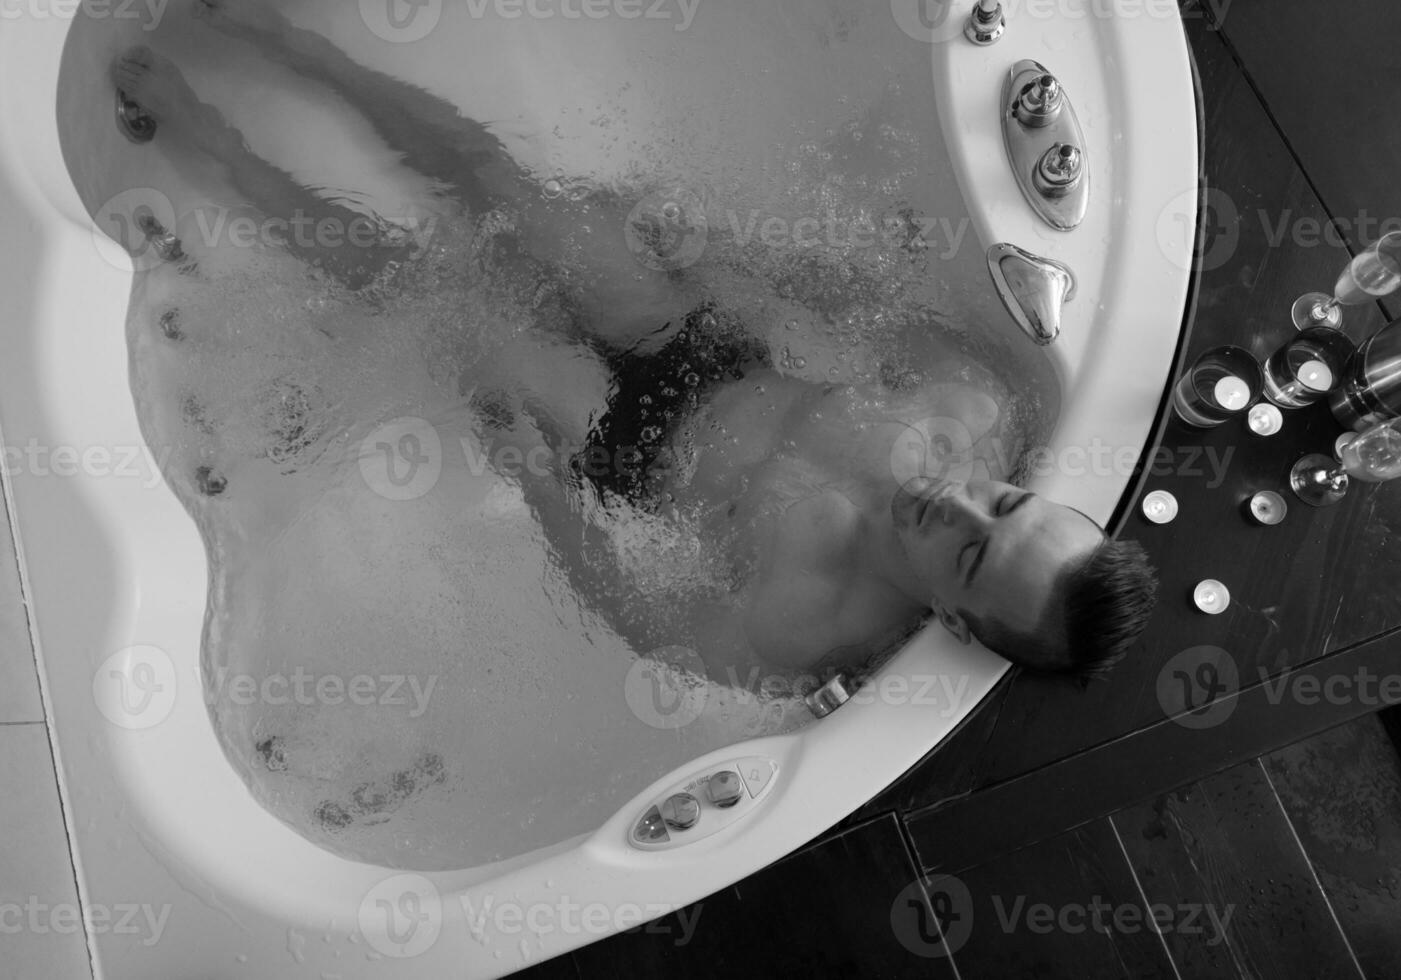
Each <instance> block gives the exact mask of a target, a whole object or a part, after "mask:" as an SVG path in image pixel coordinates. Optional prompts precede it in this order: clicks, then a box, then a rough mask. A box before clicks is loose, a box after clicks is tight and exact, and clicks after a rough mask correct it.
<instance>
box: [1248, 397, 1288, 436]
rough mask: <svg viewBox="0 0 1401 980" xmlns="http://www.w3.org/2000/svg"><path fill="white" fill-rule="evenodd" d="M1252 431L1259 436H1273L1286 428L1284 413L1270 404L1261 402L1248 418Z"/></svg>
mask: <svg viewBox="0 0 1401 980" xmlns="http://www.w3.org/2000/svg"><path fill="white" fill-rule="evenodd" d="M1247 418H1248V420H1249V422H1250V431H1251V432H1253V433H1255V434H1256V435H1257V436H1272V435H1274V434H1275V433H1276V432H1278V431H1279V430H1280V429H1282V428H1284V413H1282V412H1281V411H1280V410H1279V409H1277V408H1275V407H1274V406H1273V405H1271V404H1269V403H1268V402H1261V403H1260V404H1258V405H1256V406H1255V407H1254V408H1252V409H1251V410H1250V415H1249V416H1247Z"/></svg>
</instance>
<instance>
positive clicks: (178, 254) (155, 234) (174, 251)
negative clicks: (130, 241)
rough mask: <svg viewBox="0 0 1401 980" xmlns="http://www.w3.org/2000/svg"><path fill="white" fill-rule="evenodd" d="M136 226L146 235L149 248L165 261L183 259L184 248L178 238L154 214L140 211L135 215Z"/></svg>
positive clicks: (179, 260) (184, 256) (180, 260)
mask: <svg viewBox="0 0 1401 980" xmlns="http://www.w3.org/2000/svg"><path fill="white" fill-rule="evenodd" d="M136 227H137V228H140V229H141V234H143V235H145V236H146V241H148V242H150V243H151V248H152V249H153V250H154V251H155V253H156V254H157V255H159V256H160V257H161V259H162V260H163V261H165V262H182V261H184V260H185V258H186V255H185V248H184V246H182V245H181V244H180V239H178V238H176V237H175V233H174V232H173V231H171V230H170V229H168V228H166V226H165V225H163V224H161V223H160V222H159V221H157V220H156V217H155V215H153V214H151V213H150V212H149V211H144V210H143V211H141V212H139V213H138V214H137V215H136Z"/></svg>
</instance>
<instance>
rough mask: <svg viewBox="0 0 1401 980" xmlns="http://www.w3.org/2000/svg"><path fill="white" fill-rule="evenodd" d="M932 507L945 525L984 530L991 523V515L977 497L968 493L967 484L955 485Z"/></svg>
mask: <svg viewBox="0 0 1401 980" xmlns="http://www.w3.org/2000/svg"><path fill="white" fill-rule="evenodd" d="M934 506H935V507H937V508H938V509H939V516H940V517H941V518H942V519H943V521H944V523H945V524H951V525H955V526H962V527H971V528H977V529H978V530H985V529H986V528H987V526H988V525H990V524H991V523H992V514H990V513H988V509H987V507H985V506H984V505H983V502H982V500H981V499H979V498H978V497H974V496H973V495H971V494H969V492H968V485H967V484H957V485H955V486H953V487H951V488H950V489H949V490H947V491H946V492H944V493H943V494H941V495H940V496H939V497H938V499H936V500H935V502H934Z"/></svg>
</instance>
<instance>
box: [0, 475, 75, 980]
mask: <svg viewBox="0 0 1401 980" xmlns="http://www.w3.org/2000/svg"><path fill="white" fill-rule="evenodd" d="M0 975H3V976H4V977H5V980H83V978H90V977H91V976H92V971H91V967H90V965H89V963H88V950H87V941H86V939H85V938H84V936H83V925H82V917H81V914H80V912H79V905H78V892H77V886H76V885H75V884H74V879H73V863H72V860H71V858H70V856H69V853H68V837H67V834H66V833H65V831H64V826H63V814H62V811H61V810H60V808H59V798H58V780H57V778H56V776H55V774H54V764H53V755H52V753H51V752H50V750H49V738H48V731H47V729H46V728H45V725H44V711H43V706H42V704H41V702H40V700H39V678H38V675H37V673H36V671H35V666H34V656H33V652H32V649H31V647H30V642H29V627H28V622H27V618H26V615H25V610H24V605H23V601H22V599H21V594H20V587H19V574H18V571H17V563H16V560H15V549H14V542H13V541H12V540H11V538H10V525H9V520H8V515H6V514H5V512H4V507H3V503H0Z"/></svg>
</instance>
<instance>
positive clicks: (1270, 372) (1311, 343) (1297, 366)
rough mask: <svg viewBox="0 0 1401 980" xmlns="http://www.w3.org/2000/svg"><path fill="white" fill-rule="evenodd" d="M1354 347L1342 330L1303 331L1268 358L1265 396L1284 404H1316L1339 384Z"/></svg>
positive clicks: (1319, 329)
mask: <svg viewBox="0 0 1401 980" xmlns="http://www.w3.org/2000/svg"><path fill="white" fill-rule="evenodd" d="M1352 351H1353V344H1352V341H1351V340H1349V339H1348V338H1347V335H1346V334H1344V333H1343V332H1342V331H1340V330H1334V329H1333V328H1332V327H1309V328H1308V329H1306V330H1301V331H1299V333H1298V334H1296V335H1295V336H1294V337H1292V338H1290V340H1289V342H1288V343H1286V344H1285V345H1284V346H1283V347H1281V348H1280V349H1279V350H1277V351H1275V352H1274V353H1273V354H1271V355H1270V356H1269V357H1268V358H1267V359H1266V360H1265V369H1264V376H1265V397H1266V398H1268V399H1269V400H1270V401H1272V402H1274V403H1275V404H1276V405H1279V406H1281V407H1283V408H1303V407H1304V406H1305V405H1311V404H1313V403H1314V402H1316V401H1318V400H1319V399H1320V398H1322V397H1323V396H1324V395H1326V394H1328V392H1330V391H1332V390H1333V389H1334V388H1335V387H1337V384H1338V381H1339V380H1340V379H1341V378H1342V374H1343V368H1344V367H1345V366H1346V365H1347V362H1348V358H1350V357H1351V356H1352Z"/></svg>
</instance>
